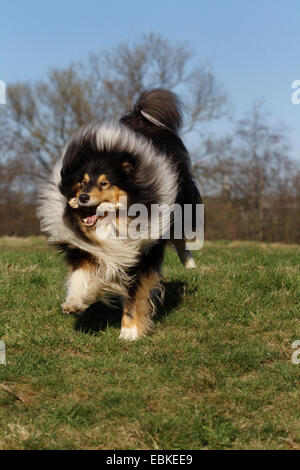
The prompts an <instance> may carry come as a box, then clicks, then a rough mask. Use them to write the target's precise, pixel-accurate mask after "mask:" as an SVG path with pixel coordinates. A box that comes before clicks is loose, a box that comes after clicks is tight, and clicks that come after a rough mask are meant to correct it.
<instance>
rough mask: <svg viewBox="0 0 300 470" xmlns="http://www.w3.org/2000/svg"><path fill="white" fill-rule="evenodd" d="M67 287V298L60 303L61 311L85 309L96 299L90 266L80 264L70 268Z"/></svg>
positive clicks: (69, 311) (70, 311) (68, 311)
mask: <svg viewBox="0 0 300 470" xmlns="http://www.w3.org/2000/svg"><path fill="white" fill-rule="evenodd" d="M67 288H68V291H67V298H66V301H65V302H64V303H63V304H62V311H63V312H64V313H75V312H80V311H82V310H85V309H87V308H88V307H89V306H90V305H91V304H92V303H93V302H94V301H96V299H95V298H94V297H95V289H94V284H93V282H92V269H91V267H90V266H89V265H82V266H81V267H78V268H77V269H74V270H72V271H71V272H70V274H69V278H68V282H67Z"/></svg>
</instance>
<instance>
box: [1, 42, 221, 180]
mask: <svg viewBox="0 0 300 470" xmlns="http://www.w3.org/2000/svg"><path fill="white" fill-rule="evenodd" d="M160 86H163V87H167V88H169V89H172V90H174V91H177V92H180V93H182V94H184V95H185V98H186V100H187V102H188V106H189V110H188V113H187V114H188V115H189V116H190V119H189V120H188V122H187V125H186V129H185V130H186V131H191V130H193V129H195V128H196V127H197V126H198V125H199V123H200V122H201V121H207V120H210V119H216V118H218V117H220V116H222V115H223V114H224V113H225V112H226V106H227V101H226V94H225V93H224V92H223V91H222V90H221V88H220V86H219V85H218V84H217V82H216V79H215V77H214V75H213V74H212V72H211V71H210V70H209V68H208V67H205V66H201V65H199V64H198V63H197V60H196V58H195V57H194V55H193V53H192V51H191V49H190V47H189V46H188V45H186V44H182V43H178V44H173V43H171V42H170V41H168V40H167V39H164V38H162V37H160V36H157V35H153V34H150V35H147V36H144V37H142V39H141V40H139V41H137V42H135V43H133V44H126V43H121V44H119V45H118V46H117V47H116V48H114V49H112V50H108V51H104V52H99V53H92V54H90V56H89V57H88V59H87V60H86V61H85V62H84V63H80V64H73V65H71V66H69V67H67V68H65V69H57V68H54V69H52V70H50V72H49V73H48V75H47V77H46V78H45V79H44V80H41V81H39V82H36V83H33V84H28V83H16V84H12V85H10V86H8V89H7V94H8V103H7V105H6V106H5V107H3V108H4V109H3V110H2V109H1V115H0V129H1V130H2V131H0V140H1V144H2V152H1V153H2V158H7V156H8V155H9V156H14V157H15V158H22V159H27V160H28V161H31V162H32V165H31V170H30V172H29V176H30V177H31V178H44V177H45V176H46V175H47V174H48V173H49V172H50V170H51V168H52V166H53V162H54V161H55V160H56V159H57V158H58V156H59V155H60V153H61V150H62V148H63V146H64V145H65V143H66V141H67V139H68V137H69V136H70V134H71V133H72V132H73V131H74V130H75V129H76V128H78V127H79V126H80V125H82V124H83V123H86V122H88V121H90V120H100V121H102V120H104V119H109V118H115V119H116V118H118V117H119V116H120V115H121V114H122V113H123V112H126V111H127V110H128V109H129V108H130V107H131V106H132V104H133V103H134V101H135V100H136V99H137V97H138V95H139V94H140V93H141V91H142V90H144V89H145V88H152V87H160Z"/></svg>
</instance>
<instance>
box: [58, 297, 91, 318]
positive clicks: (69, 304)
mask: <svg viewBox="0 0 300 470" xmlns="http://www.w3.org/2000/svg"><path fill="white" fill-rule="evenodd" d="M61 308H62V312H63V313H66V314H67V315H69V314H71V313H76V312H82V310H85V309H86V306H85V305H84V304H82V303H81V302H75V301H72V299H70V300H66V301H65V302H64V303H63V304H62V306H61Z"/></svg>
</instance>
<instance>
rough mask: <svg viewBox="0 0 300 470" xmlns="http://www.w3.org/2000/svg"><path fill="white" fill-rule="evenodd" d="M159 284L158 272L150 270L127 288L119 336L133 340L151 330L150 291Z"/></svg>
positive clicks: (151, 308) (152, 308)
mask: <svg viewBox="0 0 300 470" xmlns="http://www.w3.org/2000/svg"><path fill="white" fill-rule="evenodd" d="M159 286H160V274H159V273H157V272H151V273H148V274H143V275H142V276H140V278H139V280H138V281H137V283H136V285H135V286H133V287H131V289H129V292H128V297H127V299H126V301H125V303H124V310H123V316H122V328H121V333H120V336H119V337H120V338H122V339H126V340H129V341H134V340H136V339H138V338H141V337H142V336H145V335H146V334H147V333H149V332H150V331H151V330H152V328H153V322H152V318H151V317H152V316H153V313H154V311H153V310H154V306H153V302H152V300H151V292H153V291H154V290H155V289H159Z"/></svg>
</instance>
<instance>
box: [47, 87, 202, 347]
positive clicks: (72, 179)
mask: <svg viewBox="0 0 300 470" xmlns="http://www.w3.org/2000/svg"><path fill="white" fill-rule="evenodd" d="M181 109H182V108H181V103H180V101H179V99H178V97H177V96H176V95H175V94H173V93H172V92H170V91H168V90H163V89H153V90H149V91H146V92H144V93H143V94H142V95H141V96H140V98H139V100H138V101H137V103H136V105H135V106H134V108H133V109H132V110H131V111H130V112H129V113H128V114H126V115H124V116H123V117H121V119H120V121H119V122H114V123H111V122H106V123H98V122H94V123H89V124H87V125H85V126H83V127H82V128H81V129H79V130H78V131H77V132H75V134H74V135H73V136H72V137H71V139H70V140H69V142H68V143H67V145H66V147H65V149H64V151H63V155H62V158H61V159H60V160H59V162H58V163H57V164H56V166H55V168H54V171H53V174H52V177H51V179H50V181H49V182H48V183H46V184H44V185H43V187H42V189H41V194H40V201H39V208H38V217H39V218H40V220H41V229H42V231H43V232H45V233H46V234H47V235H48V240H49V242H50V243H53V244H55V245H56V246H58V247H59V249H60V250H63V251H64V253H65V255H66V261H67V263H68V265H69V275H68V282H67V298H66V301H65V302H64V303H63V304H62V310H63V312H65V313H74V312H79V311H83V310H85V309H86V308H87V307H88V306H90V305H91V304H92V303H95V302H97V301H99V300H100V301H103V302H109V300H110V299H111V297H112V296H116V295H117V296H120V297H121V298H122V301H123V316H122V327H121V333H120V338H123V339H128V340H135V339H137V338H140V337H142V336H143V335H145V334H146V333H148V332H150V331H151V329H152V327H153V322H152V317H153V313H154V308H155V307H154V302H153V294H155V293H157V292H159V291H160V290H161V289H160V286H161V284H160V283H161V266H162V261H163V256H164V250H165V247H166V244H167V242H168V240H167V237H164V236H162V235H163V233H162V232H164V227H162V228H161V229H158V226H159V225H160V226H161V225H163V223H162V222H161V216H160V215H159V214H158V215H157V214H156V215H154V216H153V215H152V216H151V218H150V215H149V216H148V217H146V219H147V222H148V223H149V224H150V227H148V230H145V229H141V227H139V228H137V225H138V224H136V219H137V218H136V217H134V216H132V215H130V212H129V209H132V208H134V207H135V206H136V205H138V206H137V207H140V206H141V205H142V207H145V208H146V210H149V211H150V210H151V208H153V207H154V208H157V207H160V206H164V207H166V206H167V207H174V205H177V206H180V207H182V208H183V213H182V214H181V218H179V223H180V224H183V220H184V207H185V205H186V204H188V205H189V206H190V207H192V208H193V210H194V208H195V207H196V205H198V204H201V197H200V194H199V191H198V188H197V185H196V183H195V181H194V179H193V176H192V173H191V163H190V157H189V154H188V151H187V150H186V148H185V146H184V144H183V142H182V140H181V139H180V137H179V135H178V131H179V129H180V126H181V124H182V113H181ZM122 211H123V212H124V211H125V214H127V215H126V216H125V217H121V212H122ZM133 212H134V211H133ZM154 212H155V211H154ZM112 213H113V215H114V217H111V215H112ZM135 215H137V214H135ZM192 218H193V223H194V221H195V213H193V217H192ZM144 219H145V217H144ZM130 222H131V223H132V224H135V227H136V228H137V230H136V232H135V233H134V235H130V234H129V235H128V231H127V233H126V235H125V236H124V231H126V230H127V228H128V224H129V223H130ZM139 222H140V225H141V224H142V222H141V220H139ZM144 222H145V220H144ZM177 224H178V218H177ZM154 226H155V227H154ZM174 227H175V222H174V217H173V218H172V217H171V230H170V231H169V232H170V237H169V238H171V239H170V240H169V241H171V243H172V244H173V245H174V246H175V248H176V250H177V252H178V255H179V258H180V260H181V262H182V263H183V264H184V266H185V267H187V268H194V267H195V263H194V260H193V257H192V255H191V253H190V251H188V250H187V249H186V242H185V239H184V235H182V236H181V237H179V238H178V236H177V237H175V236H174V232H175V229H174ZM112 228H113V229H114V230H111V229H112ZM175 228H176V227H175ZM180 228H181V227H180ZM113 232H114V233H113ZM146 232H147V235H145V233H146ZM150 232H151V236H150V235H149V233H150ZM153 233H154V236H153Z"/></svg>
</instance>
